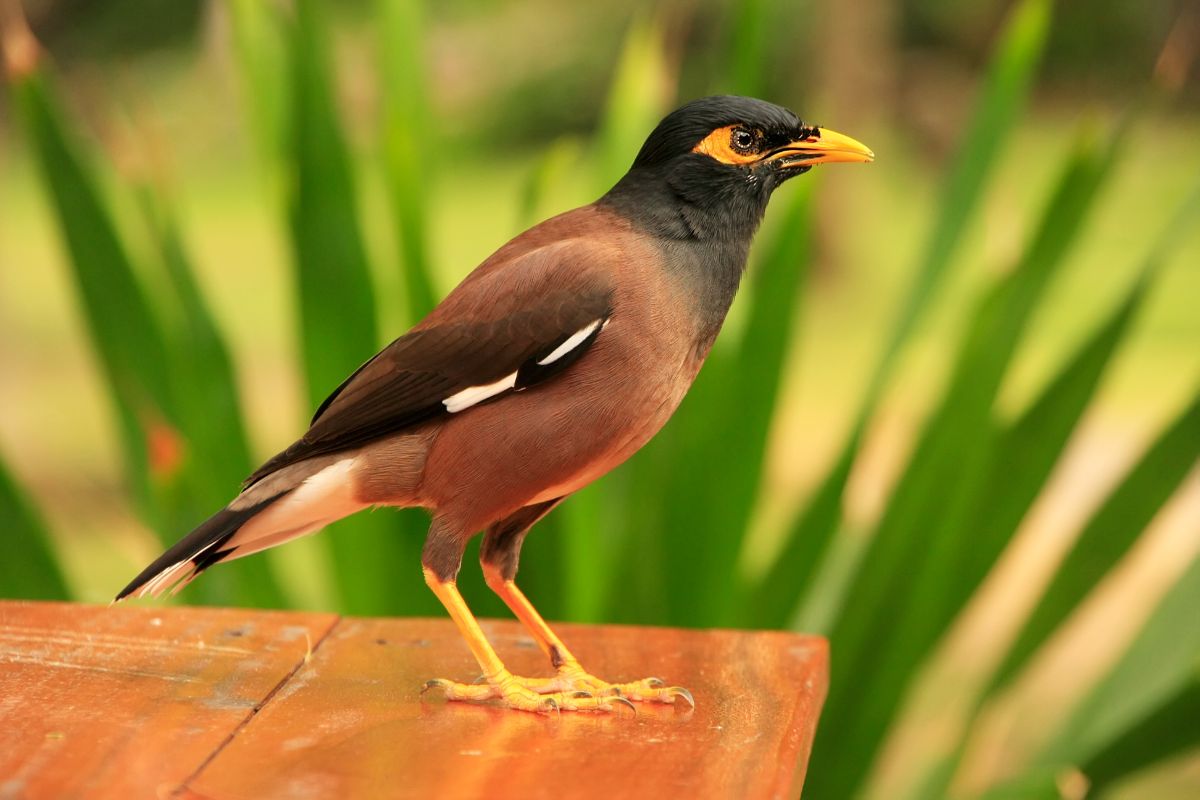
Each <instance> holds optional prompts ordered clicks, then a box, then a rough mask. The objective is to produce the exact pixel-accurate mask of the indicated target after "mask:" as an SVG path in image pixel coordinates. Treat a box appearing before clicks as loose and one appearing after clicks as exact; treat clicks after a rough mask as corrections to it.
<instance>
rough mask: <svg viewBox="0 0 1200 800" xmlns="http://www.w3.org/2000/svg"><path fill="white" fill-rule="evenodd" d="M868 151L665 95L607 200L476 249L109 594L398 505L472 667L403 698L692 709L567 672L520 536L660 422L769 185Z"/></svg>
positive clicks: (737, 265)
mask: <svg viewBox="0 0 1200 800" xmlns="http://www.w3.org/2000/svg"><path fill="white" fill-rule="evenodd" d="M873 160H874V153H872V152H871V150H870V149H868V148H867V147H866V146H865V145H863V144H862V143H860V142H858V141H856V140H854V139H852V138H850V137H849V136H845V135H843V134H840V133H837V132H835V131H833V130H830V129H828V128H824V127H821V126H818V125H811V124H806V123H804V122H803V121H802V120H801V119H800V117H798V116H797V115H796V114H795V113H793V112H792V111H790V110H788V109H787V108H784V107H782V106H779V105H776V104H773V103H770V102H767V101H764V100H759V99H755V98H750V97H739V96H732V95H722V96H712V97H703V98H700V99H696V100H693V101H691V102H688V103H686V104H684V105H682V106H681V107H679V108H677V109H676V110H674V111H672V112H671V113H669V114H668V115H667V116H665V117H664V118H663V119H662V121H661V122H659V124H658V125H657V126H656V127H655V128H654V129H653V131H652V132H651V133H650V135H649V136H648V138H647V139H646V140H645V143H644V144H643V145H642V147H641V149H640V150H639V151H638V153H637V155H636V157H635V158H634V160H633V163H632V165H631V166H630V168H629V170H628V171H627V172H626V174H625V175H624V176H623V177H622V178H621V179H620V180H618V181H617V182H616V184H615V185H614V186H613V187H612V188H611V189H610V190H609V191H608V192H606V193H605V194H604V195H603V196H601V197H600V198H599V199H598V200H596V201H595V202H593V203H591V204H589V205H586V206H582V207H580V208H577V209H574V210H572V211H567V212H565V213H562V214H559V215H558V216H555V217H552V218H550V219H548V220H546V221H543V222H541V223H539V224H537V225H535V226H534V227H532V228H530V229H529V230H527V231H525V232H524V233H521V234H520V235H518V236H516V237H515V238H513V239H512V240H511V241H509V242H508V243H506V244H504V245H503V246H502V247H500V249H498V250H496V251H495V253H493V254H492V255H491V256H490V257H488V258H487V259H486V260H485V261H484V262H483V263H482V264H480V265H479V266H478V267H477V268H476V269H475V270H474V271H473V272H471V273H470V274H469V275H468V276H467V277H466V278H465V279H464V280H463V281H462V282H461V283H460V284H459V285H458V286H457V287H456V288H454V289H453V290H452V291H451V292H450V293H449V294H448V295H447V296H446V297H445V298H444V299H443V300H442V301H441V303H439V304H438V305H437V306H436V307H435V308H434V309H433V311H431V312H430V313H429V314H428V316H426V317H425V318H424V319H423V320H421V321H420V322H419V323H418V324H417V325H415V326H414V327H413V328H412V329H411V330H410V331H409V332H408V333H406V334H404V335H402V336H400V337H399V338H398V339H396V340H395V341H393V342H392V343H391V344H389V345H388V346H387V347H385V348H383V350H381V351H380V352H379V353H378V354H376V355H375V356H374V357H373V358H371V359H370V360H369V361H367V362H366V363H365V364H363V365H362V366H360V367H359V368H358V369H357V370H356V371H354V372H353V373H352V374H351V375H350V376H349V377H348V378H347V379H346V380H345V381H344V382H343V383H342V384H341V385H340V386H338V387H337V388H336V389H334V390H333V392H332V393H331V394H330V395H329V397H328V398H327V399H326V400H325V401H324V402H323V403H321V405H320V407H319V408H318V409H317V410H316V413H315V414H314V416H313V418H312V421H311V425H310V427H309V428H308V430H307V432H305V433H304V435H303V436H301V437H300V438H299V439H298V440H296V441H295V442H294V443H293V444H291V445H290V446H288V447H287V448H285V449H284V450H282V451H281V452H279V453H278V454H277V455H275V456H274V457H272V458H271V459H269V460H268V461H266V462H265V463H264V464H263V465H262V466H261V467H259V468H258V469H257V470H256V471H255V472H254V473H253V474H252V475H251V476H250V477H249V478H248V479H247V480H246V482H245V484H244V486H243V488H242V490H241V492H240V493H239V494H237V496H236V497H235V498H234V499H233V501H232V502H230V503H229V505H227V506H226V507H225V508H223V509H221V510H219V511H217V512H216V513H215V514H214V515H213V516H211V517H210V518H209V519H207V520H206V521H205V522H203V523H202V524H201V525H200V526H199V527H197V528H196V529H195V530H193V531H192V532H191V533H189V534H188V535H187V536H185V537H184V538H183V539H181V540H180V541H179V542H177V543H176V544H174V545H173V546H171V547H170V548H169V549H167V550H166V552H164V553H163V554H162V555H161V556H160V557H159V558H158V559H156V560H155V561H154V562H153V563H151V564H150V565H149V566H147V567H146V568H145V569H144V570H143V571H142V572H141V573H140V574H139V575H138V576H137V577H136V578H134V579H133V580H132V581H131V582H130V583H129V585H128V586H126V587H125V588H124V589H123V590H121V592H120V593H119V594H118V595H117V597H116V600H115V601H114V602H116V601H119V600H122V599H124V598H127V597H130V596H138V597H142V596H157V595H160V594H162V593H164V592H166V591H167V590H171V591H173V592H176V591H178V590H179V589H181V588H183V586H185V585H186V584H188V583H189V582H191V581H192V580H194V579H195V578H196V577H198V576H199V575H200V574H201V573H203V572H204V571H205V570H207V569H208V568H209V567H212V566H213V565H214V564H217V563H219V562H222V561H228V560H231V559H234V558H241V557H243V556H247V555H250V554H252V553H256V552H258V551H260V550H264V549H266V548H269V547H274V546H276V545H279V544H282V543H283V542H286V541H288V540H291V539H295V538H297V537H299V536H303V535H306V534H310V533H314V532H316V531H318V530H320V529H321V528H322V527H324V526H325V525H327V524H329V523H331V522H333V521H334V520H337V519H340V518H342V517H345V516H348V515H350V514H353V513H355V512H358V511H360V510H363V509H367V508H372V507H376V506H395V507H413V506H419V507H423V508H425V509H427V510H428V511H429V512H430V514H431V523H430V527H429V532H428V534H427V537H426V540H425V544H424V547H423V549H422V554H421V566H422V571H423V573H424V577H425V581H426V583H427V584H428V586H429V588H430V589H432V591H433V592H434V594H435V595H436V596H437V598H438V599H439V600H440V601H441V603H442V605H443V606H445V608H446V611H447V612H448V613H449V616H450V618H451V619H452V620H453V621H454V624H455V625H456V626H457V628H458V630H459V632H460V633H461V635H462V637H463V638H464V639H465V641H466V644H467V646H468V647H469V649H470V651H471V653H472V654H473V655H474V657H475V659H476V660H477V661H478V663H479V667H480V669H481V670H482V674H483V680H482V681H479V682H476V683H463V682H457V681H452V680H448V679H442V678H435V679H433V680H430V681H429V682H428V683H427V684H426V685H425V689H424V690H423V691H425V690H429V689H440V690H441V691H442V692H443V693H444V695H445V697H446V699H447V700H451V701H488V702H491V703H493V704H496V705H500V706H503V707H507V708H511V709H516V710H521V711H531V712H551V711H554V712H561V711H614V710H618V709H619V708H621V707H624V706H631V705H632V703H631V702H630V701H639V702H655V703H667V704H677V703H687V704H689V705H690V706H691V707H693V708H694V707H695V700H694V698H693V697H692V695H691V693H690V692H689V691H688V690H687V689H686V688H684V687H680V686H669V685H667V684H666V683H665V682H663V681H662V680H659V679H657V678H645V679H641V680H634V681H627V682H621V683H614V682H609V681H606V680H603V679H601V678H599V677H597V676H594V675H592V674H591V673H590V672H588V671H587V670H586V669H584V667H583V666H582V664H581V663H580V662H579V660H578V659H577V658H576V657H575V656H574V654H573V653H572V652H571V651H570V650H569V649H568V648H567V646H566V644H565V643H564V642H563V641H562V640H561V639H560V638H559V637H558V636H557V635H556V634H555V633H554V631H553V630H552V629H551V628H550V626H549V625H547V623H546V621H545V620H544V619H543V618H542V616H541V615H540V614H539V613H538V611H537V610H536V609H535V608H534V606H533V604H532V603H530V601H529V600H528V599H527V598H526V597H525V595H524V594H523V593H522V592H521V590H520V589H519V588H518V587H517V584H516V575H517V565H518V559H519V556H520V552H521V546H522V544H523V542H524V540H525V537H526V535H527V534H528V533H529V531H530V529H531V528H532V527H533V526H534V524H535V523H537V522H538V520H540V519H541V518H543V517H544V516H545V515H546V514H548V513H549V512H550V511H551V509H553V508H554V507H555V506H557V505H558V504H559V503H561V502H563V500H564V499H565V498H567V497H568V496H569V495H570V494H571V493H573V492H575V491H578V490H579V489H581V488H583V487H584V486H586V485H588V484H589V483H591V482H592V481H594V480H596V479H597V478H599V477H601V476H602V475H604V474H605V473H607V472H609V471H610V470H612V469H613V468H614V467H616V466H617V465H619V464H621V463H622V462H624V461H625V460H626V459H628V458H629V457H630V456H632V455H633V454H634V453H635V452H636V451H637V450H638V449H639V448H641V447H642V446H643V445H645V444H646V443H647V442H648V441H649V440H650V439H651V437H653V436H654V435H655V434H656V433H657V432H658V431H659V429H660V428H662V427H663V425H664V424H665V423H666V422H667V420H668V419H669V418H670V417H671V415H672V414H673V413H674V411H675V409H676V408H677V407H678V405H679V403H680V401H681V400H682V399H683V397H684V395H685V394H686V393H687V391H688V389H689V388H690V386H691V384H692V381H693V380H694V379H695V377H696V375H697V373H698V372H699V370H700V368H701V365H702V364H703V363H704V360H705V357H706V356H707V354H708V352H709V350H710V348H711V347H712V345H713V341H714V340H715V338H716V336H717V333H718V332H719V331H720V329H721V326H722V323H723V322H724V319H725V316H726V312H727V311H728V310H729V307H730V304H731V303H732V301H733V299H734V295H735V293H736V292H737V289H738V285H739V283H740V281H741V278H742V275H743V272H744V271H745V269H746V262H747V256H748V252H749V248H750V244H751V241H752V239H753V237H754V235H755V232H756V231H757V229H758V228H759V224H760V222H761V220H762V218H763V214H764V212H765V210H766V208H767V204H768V201H769V200H770V198H771V196H772V193H773V192H774V191H775V190H776V189H777V188H779V186H781V185H782V184H783V183H784V182H786V181H788V180H790V179H791V178H793V177H796V176H798V175H802V174H804V173H806V172H808V171H809V170H811V169H813V168H814V167H816V166H818V165H821V164H828V163H838V162H870V161H873ZM348 366H349V365H348ZM480 532H482V534H483V541H482V544H481V546H480V556H479V558H480V563H481V567H482V570H483V574H484V577H485V579H486V583H487V585H488V587H490V589H491V590H493V591H494V592H495V593H496V594H497V595H499V597H500V598H501V599H502V600H503V601H504V603H505V604H506V605H507V606H508V607H509V608H510V609H511V611H512V612H513V614H514V615H515V616H516V617H517V618H518V619H519V620H520V621H521V622H522V623H523V624H524V625H525V627H526V628H527V629H528V630H529V632H530V634H531V635H532V637H533V638H534V640H535V641H536V642H537V644H538V645H539V646H540V648H541V649H542V650H543V651H544V653H545V655H546V656H547V657H548V658H549V660H550V664H551V667H552V668H553V670H554V676H553V677H523V676H519V675H515V674H513V673H512V672H510V671H509V670H508V669H507V668H506V667H505V665H504V663H503V661H502V660H501V659H500V657H499V655H498V654H497V652H496V651H495V649H494V648H493V647H492V645H491V644H490V643H489V642H488V640H487V638H486V637H485V635H484V633H483V630H482V629H481V628H480V626H479V623H478V622H477V621H476V619H475V617H474V616H473V614H472V613H471V611H470V609H469V608H468V607H467V604H466V602H465V601H464V600H463V598H462V596H461V594H460V593H459V591H458V589H457V587H456V579H457V576H458V573H459V569H460V567H461V564H462V557H463V553H464V550H465V547H466V545H467V543H468V541H469V540H470V539H471V538H472V537H474V536H475V535H477V534H478V533H480Z"/></svg>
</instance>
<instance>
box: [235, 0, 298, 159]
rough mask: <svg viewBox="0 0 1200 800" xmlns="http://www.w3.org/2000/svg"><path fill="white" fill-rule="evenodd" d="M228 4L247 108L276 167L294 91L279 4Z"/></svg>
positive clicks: (238, 0)
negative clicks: (288, 70)
mask: <svg viewBox="0 0 1200 800" xmlns="http://www.w3.org/2000/svg"><path fill="white" fill-rule="evenodd" d="M226 5H227V7H228V8H229V17H230V23H231V26H230V27H231V33H232V37H231V38H232V41H233V46H234V52H235V54H236V56H237V63H238V70H237V72H238V75H239V77H240V78H241V79H242V92H243V94H244V95H245V97H244V99H243V107H244V108H245V109H246V115H247V117H248V118H249V120H250V127H251V129H252V134H253V136H254V138H255V140H256V144H257V146H258V149H259V151H260V154H261V155H262V157H263V159H264V162H265V163H266V164H268V165H269V166H271V167H272V168H274V167H275V166H276V165H277V164H278V163H279V160H280V157H281V155H282V153H283V151H284V149H285V147H286V135H285V129H286V127H287V125H288V119H287V109H288V106H289V98H288V92H289V91H290V87H289V85H288V80H287V68H286V59H287V56H286V43H285V42H284V33H283V26H282V24H281V19H280V14H279V9H278V8H276V7H274V6H273V5H272V4H271V3H263V2H262V1H261V0H228V3H227V4H226Z"/></svg>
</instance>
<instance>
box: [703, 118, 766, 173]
mask: <svg viewBox="0 0 1200 800" xmlns="http://www.w3.org/2000/svg"><path fill="white" fill-rule="evenodd" d="M745 130H746V128H744V127H743V126H741V125H726V126H725V127H724V128H717V129H716V130H715V131H713V132H712V133H710V134H709V135H708V136H705V137H704V139H703V140H702V141H701V142H700V143H699V144H697V145H696V146H695V147H693V148H692V152H693V153H703V154H704V155H706V156H710V157H712V158H715V159H716V160H717V161H720V162H721V163H722V164H735V165H741V164H753V163H754V162H756V161H758V159H759V155H760V154H759V152H758V145H759V141H760V140H761V136H760V135H755V137H754V142H753V143H752V144H751V145H750V147H749V148H743V149H740V150H739V149H738V148H736V147H735V146H734V139H733V137H734V136H735V132H744V131H745Z"/></svg>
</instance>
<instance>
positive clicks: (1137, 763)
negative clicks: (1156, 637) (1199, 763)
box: [1080, 671, 1200, 795]
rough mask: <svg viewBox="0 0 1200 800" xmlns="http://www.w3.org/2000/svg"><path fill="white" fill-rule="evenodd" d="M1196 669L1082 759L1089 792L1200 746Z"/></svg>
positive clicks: (1198, 675) (1097, 792)
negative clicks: (1143, 713) (1124, 727)
mask: <svg viewBox="0 0 1200 800" xmlns="http://www.w3.org/2000/svg"><path fill="white" fill-rule="evenodd" d="M1197 720H1200V671H1198V672H1196V673H1195V674H1193V675H1192V676H1191V678H1190V679H1188V680H1187V681H1186V682H1185V683H1184V685H1183V688H1181V689H1180V690H1179V691H1177V692H1175V693H1174V694H1172V695H1171V696H1170V697H1168V698H1166V699H1165V700H1163V701H1162V702H1161V703H1159V705H1158V706H1157V707H1156V708H1155V709H1154V710H1153V711H1151V712H1150V713H1149V714H1147V715H1146V716H1144V717H1143V718H1142V719H1141V720H1139V721H1138V722H1137V723H1136V724H1134V725H1131V726H1130V727H1129V728H1127V729H1126V730H1125V731H1124V732H1122V733H1121V734H1120V735H1118V736H1116V737H1115V738H1113V739H1112V741H1110V742H1109V743H1108V744H1107V745H1105V746H1104V747H1103V748H1102V749H1101V750H1099V751H1098V752H1096V753H1095V754H1093V755H1091V756H1089V757H1088V758H1087V760H1085V761H1084V762H1083V766H1082V768H1081V769H1080V771H1081V772H1082V773H1083V774H1084V776H1085V777H1086V778H1087V780H1088V783H1089V784H1090V786H1091V790H1092V793H1093V794H1095V795H1102V794H1103V793H1104V791H1105V790H1106V789H1108V788H1109V787H1110V786H1112V785H1113V784H1115V783H1117V782H1118V781H1120V780H1121V779H1123V778H1125V777H1126V776H1128V775H1133V774H1134V773H1136V772H1139V771H1141V770H1143V769H1146V768H1147V767H1150V766H1153V765H1154V764H1157V763H1160V762H1162V761H1165V760H1166V759H1168V758H1171V757H1173V756H1176V755H1179V754H1182V753H1186V752H1188V751H1191V750H1194V749H1195V748H1197V747H1200V725H1197V724H1196V721H1197Z"/></svg>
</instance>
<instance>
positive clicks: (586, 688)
mask: <svg viewBox="0 0 1200 800" xmlns="http://www.w3.org/2000/svg"><path fill="white" fill-rule="evenodd" d="M510 679H511V680H512V681H516V682H517V684H518V685H521V686H522V687H524V688H526V690H529V691H532V692H535V693H536V694H541V696H550V697H554V698H557V697H558V696H559V694H569V696H576V697H594V698H614V697H617V698H623V699H626V700H637V702H640V703H666V704H668V705H673V704H674V703H676V702H678V700H682V702H684V703H686V704H688V705H689V706H691V708H696V700H695V699H694V698H692V696H691V692H689V691H688V690H686V688H684V687H683V686H667V685H666V684H665V682H662V681H661V680H660V679H658V678H643V679H642V680H635V681H630V682H628V684H610V682H608V681H606V680H601V679H599V678H596V676H595V675H593V674H590V673H588V672H587V670H584V669H583V667H581V666H580V664H577V663H566V664H563V666H562V667H559V668H558V674H557V675H554V676H553V678H521V676H520V675H510ZM481 681H484V679H482V678H480V682H478V684H475V685H472V686H468V687H467V688H470V690H474V691H476V692H482V693H484V697H488V698H490V697H497V694H496V693H494V691H493V687H492V686H491V685H485V684H482V682H481ZM446 682H449V681H442V680H437V681H433V680H431V681H430V682H428V684H426V688H430V687H432V686H444V685H445V684H446ZM458 686H463V685H462V684H458ZM490 691H493V693H487V692H490ZM448 697H449V694H448ZM451 699H458V698H451ZM466 699H476V698H474V697H472V698H466Z"/></svg>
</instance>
